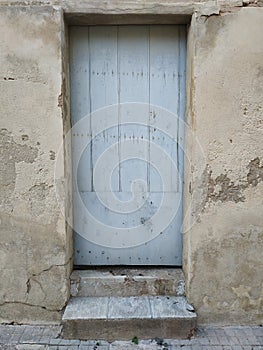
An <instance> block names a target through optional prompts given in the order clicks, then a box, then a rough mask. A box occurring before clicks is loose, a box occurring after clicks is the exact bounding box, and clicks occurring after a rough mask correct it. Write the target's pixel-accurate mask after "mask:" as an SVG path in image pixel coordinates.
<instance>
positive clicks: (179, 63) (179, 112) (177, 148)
mask: <svg viewBox="0 0 263 350" xmlns="http://www.w3.org/2000/svg"><path fill="white" fill-rule="evenodd" d="M178 34H179V35H178V103H177V140H176V158H177V159H176V161H177V164H176V165H177V181H176V182H177V184H176V185H177V192H179V178H180V164H179V137H180V132H179V128H180V123H179V119H180V114H181V26H179V27H178Z"/></svg>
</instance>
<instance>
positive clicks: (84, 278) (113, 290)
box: [71, 266, 185, 297]
mask: <svg viewBox="0 0 263 350" xmlns="http://www.w3.org/2000/svg"><path fill="white" fill-rule="evenodd" d="M140 295H152V296H155V295H167V296H168V295H169V296H184V295H185V282H184V274H183V271H182V269H181V268H175V267H164V266H162V267H151V268H149V267H148V266H147V267H146V268H145V267H142V266H139V267H135V266H132V267H131V266H128V267H127V266H107V267H93V268H90V267H89V269H85V270H84V269H81V270H80V269H78V270H77V269H76V270H74V271H73V272H72V275H71V296H73V297H118V296H119V297H129V296H140Z"/></svg>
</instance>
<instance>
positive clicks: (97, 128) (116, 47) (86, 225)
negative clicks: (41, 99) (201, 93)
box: [70, 25, 186, 266]
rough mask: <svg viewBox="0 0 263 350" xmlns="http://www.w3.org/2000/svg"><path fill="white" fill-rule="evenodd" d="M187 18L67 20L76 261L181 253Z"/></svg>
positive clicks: (164, 257)
mask: <svg viewBox="0 0 263 350" xmlns="http://www.w3.org/2000/svg"><path fill="white" fill-rule="evenodd" d="M185 60H186V28H185V26H177V25H152V26H150V25H145V26H90V27H78V26H74V27H71V28H70V80H71V121H72V135H71V136H72V163H73V208H74V209H73V211H74V232H75V234H74V251H75V253H74V254H75V257H74V259H75V265H172V266H176V265H177V266H180V265H181V262H182V232H181V225H182V204H183V203H182V181H183V135H184V123H183V121H184V112H185Z"/></svg>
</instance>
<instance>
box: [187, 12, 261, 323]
mask: <svg viewBox="0 0 263 350" xmlns="http://www.w3.org/2000/svg"><path fill="white" fill-rule="evenodd" d="M262 29H263V9H259V8H257V9H256V8H243V9H240V10H239V11H237V12H236V11H234V12H230V13H227V14H224V15H220V16H211V17H205V16H197V17H193V20H192V25H191V29H190V34H189V41H188V45H189V51H188V52H191V54H190V55H189V57H188V58H189V60H188V69H189V81H188V91H189V96H188V97H189V98H188V112H187V124H188V126H189V127H190V128H189V129H190V130H191V132H192V134H191V137H190V133H188V135H186V156H187V157H186V172H185V180H186V183H185V214H186V216H187V218H186V221H185V233H184V271H185V274H186V281H187V296H188V298H189V301H190V302H192V303H193V304H194V306H195V307H196V309H197V311H198V315H199V323H212V324H262V321H263V314H262V309H263V274H262V271H263V249H262V247H263V244H262V243H263V215H262V213H263V211H262V208H263V196H262V195H263V181H262V180H263V159H262V155H263V143H262V137H263V75H262V72H263V60H262V57H263V30H262ZM197 143H199V145H200V148H198V147H196V145H197ZM200 150H201V152H200ZM186 210H188V213H186Z"/></svg>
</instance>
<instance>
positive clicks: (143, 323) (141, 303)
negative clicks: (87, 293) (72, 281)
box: [62, 296, 196, 341]
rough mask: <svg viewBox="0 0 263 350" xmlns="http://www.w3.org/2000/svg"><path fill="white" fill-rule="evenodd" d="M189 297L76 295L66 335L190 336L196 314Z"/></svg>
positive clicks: (104, 337) (113, 337)
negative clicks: (188, 301)
mask: <svg viewBox="0 0 263 350" xmlns="http://www.w3.org/2000/svg"><path fill="white" fill-rule="evenodd" d="M189 310H192V307H191V305H189V304H188V303H187V300H186V298H185V297H182V296H181V297H169V296H135V297H75V298H74V297H73V298H71V299H70V301H69V303H68V305H67V307H66V309H65V312H64V315H63V318H62V325H63V337H64V338H65V339H80V340H91V339H97V340H106V341H114V340H117V339H119V340H131V339H133V338H134V337H135V336H136V337H138V338H139V339H151V338H156V337H158V338H164V339H165V338H166V339H169V338H184V339H186V338H188V337H191V336H192V335H193V334H194V330H195V327H196V314H195V312H193V310H192V311H189Z"/></svg>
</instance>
